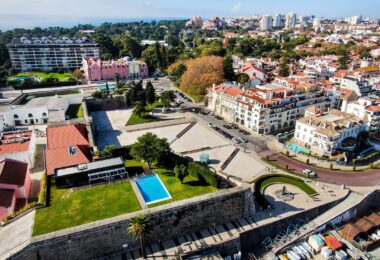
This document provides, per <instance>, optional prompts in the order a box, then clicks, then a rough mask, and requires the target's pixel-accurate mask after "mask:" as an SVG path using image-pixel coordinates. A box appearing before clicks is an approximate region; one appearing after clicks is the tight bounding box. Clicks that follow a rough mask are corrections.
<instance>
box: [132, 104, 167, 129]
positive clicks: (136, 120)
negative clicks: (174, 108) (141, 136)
mask: <svg viewBox="0 0 380 260" xmlns="http://www.w3.org/2000/svg"><path fill="white" fill-rule="evenodd" d="M157 107H162V104H161V102H160V101H158V100H156V102H154V103H153V104H152V105H149V104H148V105H146V107H145V112H144V113H143V114H142V115H141V117H139V116H137V115H135V114H132V115H131V117H130V118H129V120H128V122H127V125H138V124H145V123H151V122H157V121H162V120H164V119H161V118H158V117H154V116H152V115H151V114H150V112H152V111H153V110H154V109H155V108H157Z"/></svg>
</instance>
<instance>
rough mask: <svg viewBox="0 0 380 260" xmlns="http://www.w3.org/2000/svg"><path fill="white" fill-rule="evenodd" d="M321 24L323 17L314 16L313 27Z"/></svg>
mask: <svg viewBox="0 0 380 260" xmlns="http://www.w3.org/2000/svg"><path fill="white" fill-rule="evenodd" d="M319 25H321V18H314V21H313V27H314V29H315V28H317V27H318V26H319Z"/></svg>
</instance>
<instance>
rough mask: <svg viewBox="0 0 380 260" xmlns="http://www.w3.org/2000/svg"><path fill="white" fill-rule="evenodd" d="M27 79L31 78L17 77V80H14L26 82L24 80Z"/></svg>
mask: <svg viewBox="0 0 380 260" xmlns="http://www.w3.org/2000/svg"><path fill="white" fill-rule="evenodd" d="M27 78H29V77H26V76H25V77H17V78H15V79H14V80H15V81H24V80H26V79H27Z"/></svg>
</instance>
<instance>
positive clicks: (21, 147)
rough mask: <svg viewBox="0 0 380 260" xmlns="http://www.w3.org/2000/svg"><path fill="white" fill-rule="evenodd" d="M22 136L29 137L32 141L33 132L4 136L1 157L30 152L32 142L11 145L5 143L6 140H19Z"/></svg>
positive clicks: (0, 149) (0, 151)
mask: <svg viewBox="0 0 380 260" xmlns="http://www.w3.org/2000/svg"><path fill="white" fill-rule="evenodd" d="M20 136H22V137H28V138H29V139H30V138H31V136H32V131H27V132H21V133H13V134H4V135H3V136H2V138H1V143H0V155H4V154H8V153H19V152H26V151H28V149H29V143H30V141H25V142H18V143H10V144H6V143H5V140H11V139H16V138H19V137H20Z"/></svg>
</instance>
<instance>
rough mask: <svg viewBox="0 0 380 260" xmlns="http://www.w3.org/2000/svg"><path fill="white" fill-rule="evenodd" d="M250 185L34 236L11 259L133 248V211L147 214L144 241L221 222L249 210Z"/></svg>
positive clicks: (93, 254) (73, 256) (70, 256)
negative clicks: (147, 226)
mask: <svg viewBox="0 0 380 260" xmlns="http://www.w3.org/2000/svg"><path fill="white" fill-rule="evenodd" d="M252 206H253V196H252V193H251V190H250V188H247V187H234V188H231V189H228V190H224V191H220V192H215V193H212V194H208V195H204V196H202V197H197V198H193V199H189V200H185V201H180V202H176V203H171V204H169V205H164V206H160V207H156V208H153V209H146V210H143V211H140V212H136V213H131V214H126V215H123V216H119V217H114V218H111V219H107V220H103V221H97V222H93V223H90V224H85V225H82V226H78V227H75V228H69V229H66V230H62V231H57V232H54V233H50V234H47V235H42V236H38V237H34V238H32V239H31V240H30V243H29V245H28V246H27V247H26V248H24V249H23V250H22V251H20V252H18V253H16V254H15V255H14V256H13V257H12V259H28V260H30V259H92V258H98V257H102V256H106V255H110V254H113V253H118V252H121V251H122V250H123V245H125V244H128V249H132V248H137V247H138V246H139V244H138V241H136V240H135V239H133V238H131V237H130V236H129V235H128V232H127V229H128V226H129V220H130V219H131V218H132V217H134V216H136V215H137V214H147V215H149V225H150V232H149V233H148V234H147V235H146V243H147V244H149V243H152V242H156V241H157V240H161V241H164V240H167V239H170V238H173V237H176V236H178V235H179V234H183V233H187V232H190V231H194V230H201V229H203V228H206V227H209V226H211V225H212V224H213V223H215V224H222V223H226V222H229V221H231V220H233V219H238V218H240V217H242V216H246V215H248V214H250V213H252Z"/></svg>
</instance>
